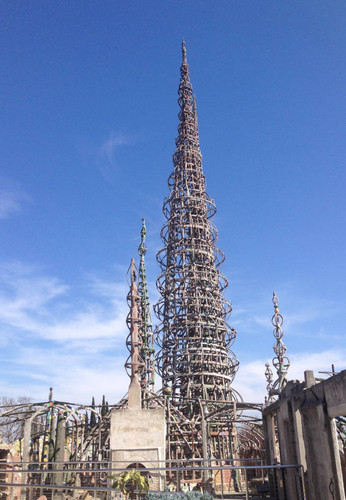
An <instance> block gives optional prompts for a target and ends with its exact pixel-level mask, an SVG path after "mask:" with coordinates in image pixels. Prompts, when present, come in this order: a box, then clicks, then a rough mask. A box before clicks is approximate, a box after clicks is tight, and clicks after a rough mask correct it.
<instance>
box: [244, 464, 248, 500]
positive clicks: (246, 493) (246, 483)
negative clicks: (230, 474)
mask: <svg viewBox="0 0 346 500" xmlns="http://www.w3.org/2000/svg"><path fill="white" fill-rule="evenodd" d="M244 470H245V498H246V500H249V485H248V482H247V468H246V467H245V469H244Z"/></svg>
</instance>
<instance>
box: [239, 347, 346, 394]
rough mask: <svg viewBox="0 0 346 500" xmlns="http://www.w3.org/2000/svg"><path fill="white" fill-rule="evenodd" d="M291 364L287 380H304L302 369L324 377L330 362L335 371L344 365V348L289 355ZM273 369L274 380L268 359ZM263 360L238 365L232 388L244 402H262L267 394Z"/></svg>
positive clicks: (345, 356) (345, 357) (345, 359)
mask: <svg viewBox="0 0 346 500" xmlns="http://www.w3.org/2000/svg"><path fill="white" fill-rule="evenodd" d="M289 358H290V362H291V366H290V367H289V369H288V372H287V378H288V380H304V371H305V370H313V371H314V373H315V377H317V378H326V375H325V374H321V373H319V372H327V371H330V370H331V365H332V363H333V364H334V365H335V369H336V371H340V370H343V369H345V367H346V348H341V349H328V350H325V351H321V352H308V351H305V352H299V353H296V354H291V355H290V356H289ZM269 362H270V365H271V369H272V371H273V376H274V380H276V374H275V369H274V368H273V366H272V364H271V360H270V361H269ZM264 365H265V361H263V360H258V359H257V360H253V361H251V362H249V363H243V364H241V365H240V367H239V370H238V373H237V375H236V378H235V381H234V384H233V385H234V388H235V389H236V390H237V391H238V392H240V394H241V395H242V396H243V398H244V400H245V401H246V402H250V401H251V402H257V403H263V401H264V396H265V395H266V394H267V392H266V386H267V382H266V379H265V376H264V370H265V366H264Z"/></svg>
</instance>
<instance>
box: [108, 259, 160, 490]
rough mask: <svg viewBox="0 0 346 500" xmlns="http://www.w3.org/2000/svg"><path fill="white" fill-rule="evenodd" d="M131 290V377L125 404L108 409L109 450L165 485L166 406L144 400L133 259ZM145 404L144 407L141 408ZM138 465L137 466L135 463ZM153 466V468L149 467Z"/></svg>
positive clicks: (113, 457)
mask: <svg viewBox="0 0 346 500" xmlns="http://www.w3.org/2000/svg"><path fill="white" fill-rule="evenodd" d="M128 277H129V285H130V291H129V294H128V296H127V300H128V304H129V307H130V312H129V314H128V316H127V320H126V323H127V326H128V328H129V330H130V333H129V335H128V337H127V341H126V344H127V347H128V349H129V351H130V356H129V358H128V359H127V361H126V363H125V367H126V370H127V373H128V375H129V377H130V385H129V392H128V404H127V407H122V408H120V409H119V408H115V409H113V410H112V412H111V432H110V450H111V460H112V461H115V462H117V467H118V468H119V469H126V468H128V467H132V468H133V467H134V466H135V464H141V465H142V466H143V467H144V468H145V469H147V471H148V474H149V473H150V475H151V477H152V483H153V489H156V490H162V489H163V488H164V472H162V471H160V470H157V468H158V467H160V466H162V465H164V463H165V448H166V420H165V409H164V408H163V407H161V408H158V407H157V408H151V409H149V408H146V407H145V405H142V402H143V399H142V397H143V391H142V389H143V386H141V381H143V373H145V372H146V371H145V366H146V364H145V361H144V360H143V359H142V357H141V352H143V349H142V347H143V343H142V342H143V339H142V337H141V333H140V332H141V326H142V325H141V319H140V318H141V313H140V312H141V311H140V308H139V307H138V305H139V304H140V298H139V295H138V286H137V270H136V266H135V261H134V259H131V265H130V268H129V273H128ZM142 406H144V407H142ZM137 466H138V465H137ZM152 468H154V469H155V470H154V471H151V469H152Z"/></svg>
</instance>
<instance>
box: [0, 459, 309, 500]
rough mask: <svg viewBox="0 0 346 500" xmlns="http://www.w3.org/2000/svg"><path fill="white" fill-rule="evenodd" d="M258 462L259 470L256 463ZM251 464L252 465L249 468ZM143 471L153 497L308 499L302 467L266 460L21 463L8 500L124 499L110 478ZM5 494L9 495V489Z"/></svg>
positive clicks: (12, 475)
mask: <svg viewBox="0 0 346 500" xmlns="http://www.w3.org/2000/svg"><path fill="white" fill-rule="evenodd" d="M254 462H255V463H257V465H255V464H254ZM247 464H249V465H247ZM129 468H131V469H137V470H139V471H140V472H141V473H142V474H143V475H146V476H147V478H148V484H149V492H150V493H158V492H160V491H161V492H162V491H166V492H167V493H172V494H173V493H175V492H177V493H179V492H180V493H187V492H189V491H200V492H208V493H209V494H210V495H212V496H213V497H214V498H218V499H221V500H224V499H227V500H228V499H245V500H248V499H253V500H255V499H256V500H257V499H261V498H267V499H269V498H270V499H271V500H305V499H306V496H305V491H304V481H303V471H302V467H301V466H300V465H270V466H269V465H263V463H261V460H257V459H249V460H237V459H233V460H222V461H220V460H209V459H208V460H203V459H201V460H191V461H186V460H184V461H179V460H176V461H169V462H160V461H145V462H144V464H143V463H133V462H132V463H129V462H126V463H125V462H124V461H123V462H119V461H117V462H116V461H113V462H111V461H107V462H100V461H97V462H93V461H82V462H54V463H53V462H51V463H47V462H44V463H43V462H16V463H12V464H10V463H9V464H8V468H7V471H6V472H7V478H6V483H5V484H2V488H4V487H6V490H7V491H6V494H7V498H8V500H37V499H38V498H39V497H41V496H42V495H45V496H46V498H47V500H58V499H59V500H63V499H64V498H67V497H68V498H69V499H71V498H73V499H78V498H83V499H84V498H85V496H86V494H87V493H89V495H90V496H93V497H97V498H98V499H100V500H112V499H115V498H118V499H122V498H123V494H122V493H121V492H120V490H114V489H113V488H112V482H113V480H112V479H111V477H110V476H117V475H119V474H120V473H121V472H123V471H124V470H128V469H129ZM3 491H4V490H3Z"/></svg>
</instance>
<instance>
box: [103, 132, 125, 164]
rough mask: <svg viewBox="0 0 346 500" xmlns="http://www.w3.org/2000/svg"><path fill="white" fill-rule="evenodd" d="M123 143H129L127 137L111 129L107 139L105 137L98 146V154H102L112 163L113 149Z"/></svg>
mask: <svg viewBox="0 0 346 500" xmlns="http://www.w3.org/2000/svg"><path fill="white" fill-rule="evenodd" d="M124 144H129V140H128V138H126V137H125V136H124V135H123V134H121V133H115V132H114V131H113V130H111V132H110V134H109V137H108V139H106V140H105V142H104V143H103V144H102V146H101V147H100V154H101V155H102V156H104V157H105V158H106V159H107V160H108V161H109V163H113V162H114V152H115V150H116V149H117V148H118V147H119V146H122V145H124Z"/></svg>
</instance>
